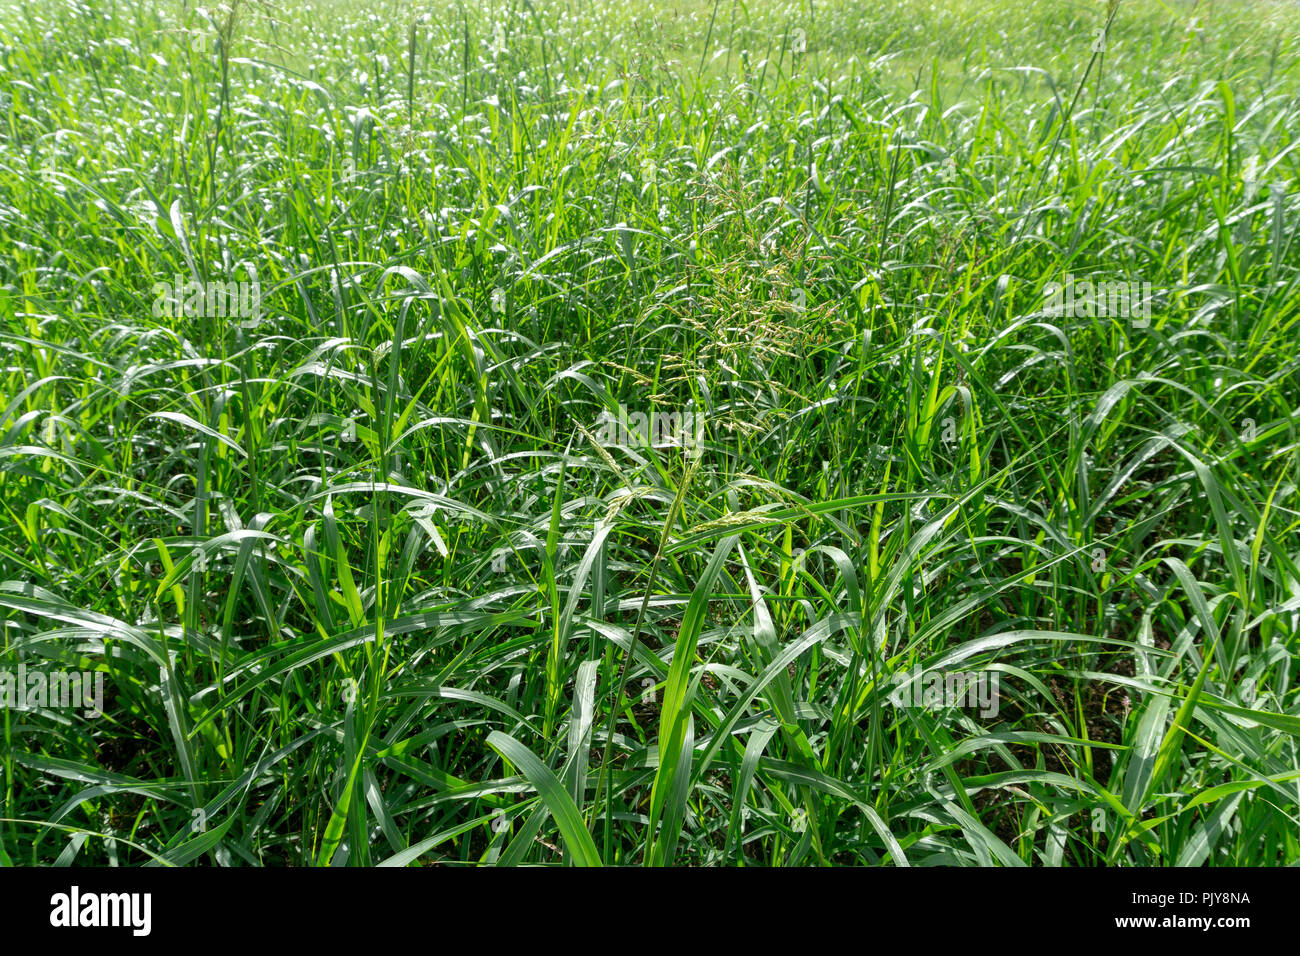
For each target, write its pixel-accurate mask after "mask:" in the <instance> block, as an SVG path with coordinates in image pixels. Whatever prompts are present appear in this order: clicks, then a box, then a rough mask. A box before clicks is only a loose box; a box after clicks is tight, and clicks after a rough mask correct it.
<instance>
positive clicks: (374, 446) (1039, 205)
mask: <svg viewBox="0 0 1300 956" xmlns="http://www.w3.org/2000/svg"><path fill="white" fill-rule="evenodd" d="M371 10H374V11H375V12H370V11H371ZM1293 13H1294V11H1293V9H1292V5H1290V4H1286V3H1281V2H1267V0H1257V2H1252V3H1239V4H1226V3H1207V2H1200V3H1163V4H1162V3H1143V4H1136V3H1128V2H1126V3H1123V4H1120V5H1118V7H1116V5H1115V4H1104V3H1092V2H1088V3H1084V2H1077V3H1072V2H1065V3H1055V2H1051V3H1049V2H1046V0H1025V2H1016V3H1011V2H1006V0H996V2H992V3H981V4H973V3H972V4H951V5H950V4H928V3H921V2H916V0H885V2H882V3H878V4H873V5H870V6H869V7H868V8H864V7H862V5H860V4H853V3H848V2H845V0H828V2H826V3H817V4H815V5H799V4H777V3H751V4H748V5H747V4H744V3H741V2H739V0H733V2H732V3H723V2H717V3H700V2H691V3H686V4H670V3H656V2H650V0H634V2H633V0H623V2H620V0H613V2H608V3H601V4H599V5H587V6H584V7H579V6H575V5H572V4H568V3H561V2H558V0H532V2H528V0H525V2H522V3H497V4H493V5H491V6H484V7H475V8H472V9H471V8H469V7H460V6H453V5H447V4H442V3H439V4H434V5H432V6H428V7H424V6H421V7H414V8H413V7H411V6H410V5H405V4H384V5H381V6H379V7H371V6H367V7H366V11H365V12H360V8H354V7H352V6H350V5H348V4H343V3H336V2H331V3H326V4H323V5H322V4H319V3H313V4H312V5H311V6H310V7H309V6H307V5H305V4H294V5H288V6H284V7H277V6H273V5H263V4H253V3H248V2H241V3H236V4H235V5H234V7H233V9H232V8H231V7H230V6H229V5H227V6H224V7H221V8H220V9H215V10H213V11H211V12H205V11H203V10H200V9H198V8H194V7H190V6H187V5H177V4H174V3H157V2H144V3H137V4H129V5H128V4H117V5H111V6H109V7H108V8H107V9H105V8H101V7H98V6H91V5H86V4H83V3H78V2H50V0H44V2H24V3H21V4H20V3H9V4H8V5H6V6H5V7H4V8H3V11H2V12H0V25H2V26H3V27H4V30H3V37H4V39H3V46H2V47H0V74H2V75H3V76H4V82H3V84H2V85H0V117H2V119H3V124H2V125H0V234H3V237H4V239H5V243H4V244H5V247H6V252H7V255H6V256H5V257H4V258H3V259H0V349H2V351H3V361H2V362H0V380H2V381H3V400H2V401H0V581H3V583H0V607H3V608H4V616H3V619H2V621H0V670H3V669H9V670H13V669H15V668H16V667H17V666H18V664H19V663H20V662H23V663H25V664H26V665H27V667H28V669H39V668H44V669H47V670H53V669H65V670H92V669H93V670H98V671H102V672H104V674H105V677H106V685H107V688H108V690H107V695H106V701H105V708H104V709H105V711H106V714H105V716H103V717H102V718H98V719H86V718H84V717H83V716H81V715H80V714H79V713H78V712H73V711H69V710H61V709H58V708H49V709H45V710H42V711H39V712H32V711H21V710H13V709H11V710H7V711H0V771H2V773H3V778H2V780H0V794H2V797H0V799H2V800H3V804H2V806H0V861H5V862H12V863H14V864H37V863H40V864H50V863H56V862H57V863H60V864H70V863H78V864H104V863H114V864H122V865H128V864H143V863H147V862H158V863H170V864H183V863H190V862H205V861H206V862H215V863H218V864H221V865H285V864H294V865H322V866H339V865H345V864H346V865H373V864H385V865H433V864H448V865H451V864H476V863H496V864H570V865H587V864H601V863H603V864H689V865H779V866H788V865H807V864H870V865H879V864H885V865H934V864H952V865H990V864H996V865H1053V866H1054V865H1101V864H1111V865H1174V864H1180V865H1200V864H1210V865H1261V864H1270V865H1271V864H1284V863H1285V864H1290V863H1295V862H1297V861H1300V844H1298V842H1297V833H1298V832H1300V830H1298V829H1297V813H1300V761H1297V738H1298V737H1300V705H1298V701H1297V690H1296V688H1295V686H1293V685H1294V683H1295V679H1296V677H1297V676H1298V673H1300V672H1298V668H1297V664H1296V653H1297V634H1298V626H1300V570H1297V563H1298V562H1300V544H1298V542H1300V536H1297V525H1298V524H1300V520H1298V515H1297V494H1296V482H1297V479H1298V478H1300V469H1298V467H1297V465H1298V460H1300V459H1298V457H1297V426H1298V425H1300V412H1298V407H1300V380H1298V379H1297V349H1296V347H1295V343H1296V342H1297V336H1298V335H1300V248H1297V244H1296V242H1295V236H1296V232H1297V223H1298V221H1300V196H1298V194H1297V188H1296V172H1297V168H1298V167H1297V161H1298V160H1297V156H1298V153H1297V150H1296V140H1295V139H1294V135H1295V131H1296V130H1297V129H1300V101H1298V100H1297V90H1298V89H1300V87H1298V85H1297V73H1296V69H1295V62H1296V59H1295V58H1296V53H1297V48H1298V47H1300V44H1298V43H1297V36H1296V32H1295V21H1294V16H1293ZM1107 24H1109V26H1107ZM1103 30H1104V31H1105V33H1104V42H1098V31H1103ZM1066 276H1074V277H1075V278H1077V279H1079V280H1084V279H1088V280H1092V281H1097V282H1100V281H1106V282H1111V281H1123V282H1130V281H1132V282H1139V283H1143V282H1145V283H1150V285H1151V288H1152V289H1153V290H1154V293H1153V298H1154V306H1153V309H1152V316H1151V319H1150V322H1149V325H1146V326H1145V327H1144V326H1143V325H1142V324H1141V323H1140V322H1135V321H1133V320H1132V319H1131V318H1130V317H1126V316H1114V315H1097V314H1095V311H1096V310H1093V311H1094V314H1091V315H1089V314H1087V313H1086V312H1083V313H1081V314H1079V315H1074V314H1071V315H1061V314H1052V313H1051V310H1049V309H1046V308H1045V294H1044V293H1045V289H1046V288H1047V287H1048V286H1049V284H1050V283H1053V282H1058V283H1059V282H1063V281H1065V277H1066ZM178 277H179V280H178ZM177 281H179V282H180V283H182V284H184V283H185V282H188V281H196V282H199V283H211V282H221V283H226V282H240V281H244V282H250V283H251V282H254V281H255V282H257V283H258V284H259V287H260V291H261V306H262V309H261V314H260V315H258V316H255V317H243V316H241V317H230V316H222V315H210V314H206V312H207V310H200V312H201V314H197V315H194V314H182V315H181V316H180V317H174V316H173V315H172V314H168V312H167V311H166V310H161V309H156V308H155V306H156V304H157V303H158V301H159V296H158V293H157V292H156V291H155V288H154V286H155V283H163V284H166V285H169V286H173V287H174V285H175V283H176V282H177ZM172 311H174V310H172ZM181 311H182V312H183V311H184V310H181ZM160 312H162V314H159V313H160ZM620 407H623V408H625V409H627V410H629V411H630V412H633V413H636V412H639V413H643V414H646V415H647V416H651V415H653V414H654V413H655V412H656V411H658V412H661V413H676V414H679V415H682V414H685V413H687V412H693V413H696V414H698V415H700V416H702V420H703V421H704V423H705V425H704V438H703V442H702V445H701V447H700V449H699V454H698V455H694V454H687V453H685V452H684V450H683V449H682V448H673V447H658V448H645V447H635V446H633V445H631V444H630V443H627V442H622V443H620V442H618V441H610V440H608V436H609V431H608V429H602V425H603V423H604V420H603V419H602V414H606V415H609V414H614V415H617V414H619V410H620ZM918 667H923V668H926V669H928V670H934V671H938V672H941V673H952V672H956V671H960V672H963V673H969V674H980V675H983V676H984V677H985V678H990V677H994V676H996V678H997V681H998V683H997V687H998V689H999V697H998V707H997V713H996V715H992V716H989V715H982V714H981V713H980V712H978V711H977V710H975V709H972V708H969V707H965V708H963V707H960V706H955V705H951V706H938V707H929V708H926V707H916V708H905V707H900V706H898V705H897V704H896V703H895V702H894V701H891V699H890V695H891V693H893V692H894V691H895V690H896V688H897V686H898V681H899V679H900V678H901V676H902V675H904V674H907V673H914V672H915V669H916V668H918Z"/></svg>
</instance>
